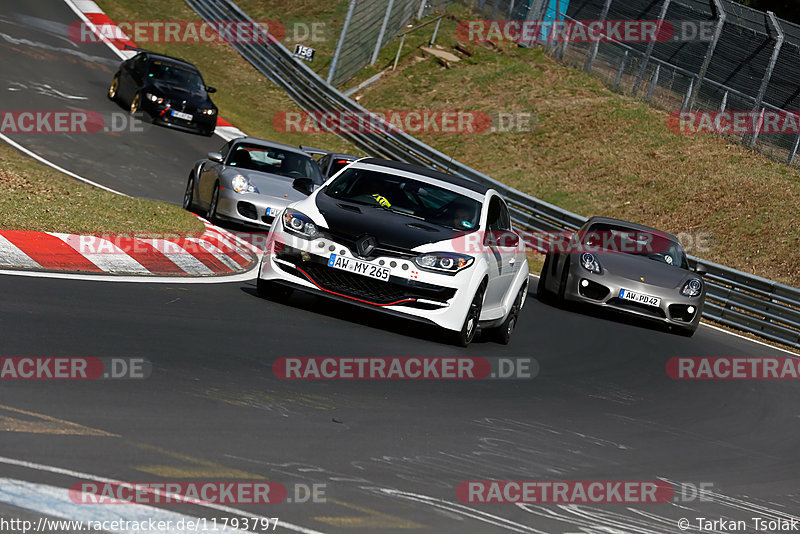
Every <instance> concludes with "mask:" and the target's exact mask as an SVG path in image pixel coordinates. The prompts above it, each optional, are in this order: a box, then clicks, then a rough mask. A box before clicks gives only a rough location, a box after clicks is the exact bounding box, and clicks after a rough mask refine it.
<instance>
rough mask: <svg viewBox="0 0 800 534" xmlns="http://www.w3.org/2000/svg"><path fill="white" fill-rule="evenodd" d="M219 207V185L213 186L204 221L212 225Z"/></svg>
mask: <svg viewBox="0 0 800 534" xmlns="http://www.w3.org/2000/svg"><path fill="white" fill-rule="evenodd" d="M218 205H219V184H218V183H217V184H214V193H213V194H212V195H211V204H210V205H209V206H208V213H207V214H206V219H208V222H210V223H213V222H214V220H215V219H216V218H217V206H218Z"/></svg>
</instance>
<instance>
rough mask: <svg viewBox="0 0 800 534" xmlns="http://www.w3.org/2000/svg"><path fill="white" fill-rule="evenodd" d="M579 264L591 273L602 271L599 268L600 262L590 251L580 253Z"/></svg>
mask: <svg viewBox="0 0 800 534" xmlns="http://www.w3.org/2000/svg"><path fill="white" fill-rule="evenodd" d="M581 265H582V266H583V268H584V269H586V270H587V271H591V272H593V273H597V274H600V273H601V272H602V271H603V270H602V269H601V268H600V264H599V263H598V262H597V258H595V257H594V254H592V253H590V252H584V253H583V254H581Z"/></svg>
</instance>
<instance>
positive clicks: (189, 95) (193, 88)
mask: <svg viewBox="0 0 800 534" xmlns="http://www.w3.org/2000/svg"><path fill="white" fill-rule="evenodd" d="M214 92H216V89H214V88H213V87H208V86H206V84H205V82H204V81H203V77H202V76H201V75H200V71H198V70H197V67H195V66H194V65H192V64H191V63H188V62H186V61H184V60H182V59H177V58H173V57H169V56H164V55H161V54H155V53H153V52H148V51H142V52H139V53H138V54H136V55H135V56H133V57H132V58H130V59H128V60H126V61H123V62H122V64H121V65H120V67H119V70H117V72H116V74H114V79H113V80H112V81H111V86H110V87H109V88H108V98H110V99H111V100H113V101H115V102H117V103H119V104H120V105H122V106H125V107H128V108H129V109H130V112H131V114H134V115H136V114H137V113H139V112H143V113H144V114H145V115H146V116H147V117H148V118H149V119H150V120H151V121H152V122H153V123H155V124H160V125H163V126H168V127H171V128H176V129H179V130H185V131H190V132H196V133H200V134H203V135H207V136H211V135H213V134H214V129H215V128H216V125H217V113H218V110H217V106H215V105H214V102H212V101H211V98H210V97H209V96H208V95H209V93H214Z"/></svg>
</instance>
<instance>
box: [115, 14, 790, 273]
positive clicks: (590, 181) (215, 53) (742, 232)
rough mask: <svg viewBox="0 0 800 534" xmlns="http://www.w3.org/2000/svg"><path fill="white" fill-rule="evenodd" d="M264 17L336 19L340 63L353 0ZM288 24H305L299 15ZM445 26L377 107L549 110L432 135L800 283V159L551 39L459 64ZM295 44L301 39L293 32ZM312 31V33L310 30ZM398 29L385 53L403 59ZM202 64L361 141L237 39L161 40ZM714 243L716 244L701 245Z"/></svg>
mask: <svg viewBox="0 0 800 534" xmlns="http://www.w3.org/2000/svg"><path fill="white" fill-rule="evenodd" d="M238 4H239V5H240V6H241V7H242V8H243V9H244V10H245V11H247V12H249V13H250V14H251V16H252V17H253V18H255V19H273V20H279V21H281V22H284V23H286V22H291V21H298V20H299V21H304V22H306V23H309V24H310V23H312V22H324V23H326V24H327V25H328V35H329V39H328V41H327V42H325V43H320V44H312V46H315V48H317V58H316V59H315V62H314V64H313V65H312V68H314V69H315V70H316V71H317V72H319V73H320V74H323V75H324V74H325V73H326V72H327V68H326V64H327V62H329V61H330V54H331V52H332V50H333V48H334V46H335V44H336V43H335V41H336V38H337V37H338V31H339V29H340V28H341V21H342V19H343V18H344V12H345V9H346V5H347V2H346V1H345V0H336V1H331V2H311V1H308V0H301V1H299V2H293V3H277V2H271V3H265V2H263V1H261V0H239V1H238ZM100 5H101V7H102V8H103V9H105V10H106V11H107V13H108V14H109V15H110V16H111V17H112V19H116V20H140V19H141V18H143V17H146V18H149V19H152V20H186V19H190V20H196V19H197V18H198V17H197V16H196V15H195V14H194V13H193V12H192V11H191V10H189V9H188V8H187V7H186V5H185V4H184V3H183V2H163V1H161V0H144V1H142V2H137V3H136V4H131V3H129V2H125V1H123V0H102V1H100ZM449 15H450V18H449V19H446V20H445V21H443V23H442V26H441V28H440V30H439V34H438V38H437V44H439V45H442V46H443V47H445V48H446V49H448V50H452V47H453V46H454V45H455V44H456V34H455V28H456V21H457V20H463V19H474V18H475V15H474V14H472V13H471V12H469V11H467V10H465V9H463V8H459V7H451V8H450V10H449ZM287 26H288V27H290V26H291V24H288V25H287ZM432 30H433V28H432V27H431V26H429V27H427V28H424V29H422V30H420V31H419V32H415V33H412V34H410V35H409V37H408V38H407V41H406V45H405V48H404V53H403V55H402V57H401V61H400V64H399V67H398V70H397V71H387V72H386V73H385V74H384V76H383V77H382V78H381V79H380V80H379V81H378V82H376V83H374V84H372V85H371V86H369V87H368V88H366V89H365V90H363V91H362V92H361V94H360V95H359V96H360V102H361V103H362V104H363V105H365V106H366V107H367V108H369V109H374V110H478V111H483V112H493V111H500V112H522V113H531V114H533V115H534V116H535V117H536V121H535V124H536V128H535V130H534V131H532V132H525V133H504V134H498V133H494V134H492V133H486V134H475V135H463V134H462V135H453V134H424V135H419V136H418V137H419V138H420V139H421V140H422V141H424V142H425V143H428V144H429V145H431V146H433V147H435V148H436V149H438V150H440V151H442V152H444V153H446V154H451V153H452V154H454V156H455V158H456V159H458V160H460V161H462V162H463V163H465V164H467V165H470V166H472V167H474V168H476V169H478V170H480V171H482V172H484V173H485V174H488V175H490V176H492V177H494V178H496V179H498V180H500V181H502V182H504V183H507V184H509V185H511V186H513V187H515V188H518V189H520V190H522V191H525V192H527V193H529V194H531V195H533V196H536V197H539V198H542V199H544V200H547V201H549V202H553V203H555V204H557V205H559V206H562V207H564V208H566V209H569V210H572V211H575V212H577V213H580V214H583V215H586V216H590V215H607V216H613V217H619V218H622V219H627V220H631V221H636V222H640V223H644V224H647V225H650V226H655V227H658V228H662V229H664V230H666V231H670V232H672V233H675V234H679V235H682V234H686V235H688V236H689V238H690V239H691V242H690V243H686V244H687V245H689V246H688V247H687V248H688V249H689V252H690V253H694V254H697V255H700V256H702V257H704V258H707V259H709V260H711V261H715V262H718V263H722V264H725V265H730V266H732V267H735V268H737V269H740V270H743V271H746V272H750V273H755V274H758V275H760V276H764V277H767V278H772V279H775V280H779V281H782V282H785V283H788V284H791V285H795V286H800V272H798V270H797V265H798V264H800V254H799V253H798V250H800V248H799V247H800V224H798V223H799V222H800V220H799V219H798V215H797V210H796V206H798V205H800V180H798V175H797V172H796V170H793V169H790V168H788V167H786V166H785V165H781V164H777V163H774V162H772V161H770V160H768V159H767V158H765V157H763V156H760V155H758V154H756V153H753V152H751V151H749V150H747V149H745V148H743V147H741V146H738V145H733V144H731V143H729V142H727V141H725V140H723V139H721V138H718V137H712V136H687V135H681V134H677V133H674V132H672V131H670V130H669V128H668V127H667V113H666V112H663V111H658V110H654V109H652V108H650V107H649V106H648V105H647V104H645V103H643V102H642V101H639V100H636V99H633V98H629V97H626V96H622V95H619V94H617V93H615V92H613V91H611V90H609V89H608V88H606V87H605V86H604V85H603V84H602V83H601V82H600V81H599V80H598V79H596V78H594V77H592V76H589V75H586V74H584V73H582V72H580V71H578V70H575V69H570V68H567V67H564V66H562V65H559V64H557V63H556V62H554V61H553V60H552V59H550V58H549V57H547V56H546V55H545V54H543V52H542V50H541V49H539V48H533V49H524V48H517V47H516V46H513V45H507V44H501V45H498V46H497V47H485V46H481V45H479V44H476V43H470V44H469V47H470V48H471V50H472V52H473V55H472V57H468V58H464V59H462V61H460V62H457V63H453V64H452V65H451V68H449V69H448V68H445V67H443V66H441V65H439V64H438V63H437V62H436V61H435V60H434V59H432V58H430V57H425V56H423V55H422V54H421V53H420V51H419V49H418V47H419V46H420V45H426V44H427V42H428V40H429V39H430V34H431V32H432ZM287 44H289V45H291V43H287ZM303 44H308V43H303ZM397 44H398V40H395V41H393V42H392V43H390V44H389V45H388V46H386V47H385V48H384V49H383V51H382V52H381V54H380V57H379V60H378V62H377V64H376V66H375V67H369V68H366V69H364V70H363V71H362V72H361V73H360V74H359V76H358V77H357V78H356V79H354V80H351V81H350V82H348V84H347V85H348V86H354V85H355V84H356V83H358V82H359V81H361V80H364V79H366V78H368V77H369V76H371V75H373V74H375V73H377V72H378V71H380V70H385V69H387V67H390V66H391V63H392V61H393V59H394V54H395V53H396V51H397ZM147 46H149V47H151V48H153V49H155V50H159V51H163V52H167V53H171V54H173V55H178V56H181V57H185V58H186V59H189V60H190V61H192V62H194V63H195V64H197V65H198V66H199V67H200V68H201V70H202V71H203V73H204V75H205V76H206V78H207V81H208V83H210V84H212V85H215V86H217V87H218V88H220V93H218V96H216V97H215V99H216V101H218V103H219V105H220V108H221V112H222V115H223V116H224V117H226V118H228V119H229V120H231V121H232V122H233V123H234V124H236V125H237V126H239V127H240V128H242V129H244V130H245V131H247V132H248V133H250V134H253V135H259V136H265V137H272V138H277V139H278V140H282V141H284V142H288V143H291V144H299V143H303V144H314V145H316V146H321V147H327V148H332V149H341V150H344V151H352V150H353V149H352V147H350V146H349V145H348V144H347V143H345V142H344V141H342V140H341V139H338V138H337V137H335V136H329V135H321V134H317V135H312V136H309V135H298V134H294V135H282V134H280V133H279V132H276V131H275V129H274V128H273V125H272V117H273V116H274V115H275V113H276V112H279V111H286V110H296V106H294V104H293V103H292V102H291V101H290V100H289V99H288V98H287V97H286V96H285V95H284V94H283V92H282V91H281V90H280V89H278V88H277V87H275V86H274V85H273V84H271V83H269V82H268V81H266V80H265V79H264V78H263V77H262V76H261V75H259V74H258V73H257V72H256V71H255V70H254V69H252V68H251V67H250V66H249V65H248V64H247V63H246V62H244V60H242V59H241V57H240V56H239V55H238V54H236V53H235V51H234V50H233V49H232V48H230V47H229V46H227V45H224V44H212V45H208V44H202V45H199V44H182V45H180V44H164V45H147ZM698 244H702V246H698Z"/></svg>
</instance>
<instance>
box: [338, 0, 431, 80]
mask: <svg viewBox="0 0 800 534" xmlns="http://www.w3.org/2000/svg"><path fill="white" fill-rule="evenodd" d="M357 1H358V0H350V5H349V6H348V7H347V15H345V17H344V25H343V26H342V33H340V34H339V42H337V43H336V51H335V52H334V53H333V59H331V68H329V69H328V79H327V82H328V84H330V85H332V82H333V74H334V72H336V64H337V63H339V54H341V53H342V44H344V38H345V37H346V36H347V30H348V28H349V27H350V20H351V19H352V18H353V11H354V10H355V8H356V2H357ZM423 1H424V0H423Z"/></svg>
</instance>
